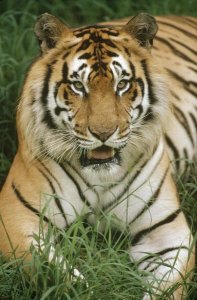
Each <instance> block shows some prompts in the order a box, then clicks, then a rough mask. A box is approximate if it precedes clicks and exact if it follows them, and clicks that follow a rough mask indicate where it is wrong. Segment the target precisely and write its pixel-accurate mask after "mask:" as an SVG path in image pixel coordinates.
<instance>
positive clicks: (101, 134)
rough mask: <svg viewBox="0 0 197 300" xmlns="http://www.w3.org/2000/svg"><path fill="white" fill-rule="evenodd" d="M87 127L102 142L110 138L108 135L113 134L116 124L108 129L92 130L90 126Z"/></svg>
mask: <svg viewBox="0 0 197 300" xmlns="http://www.w3.org/2000/svg"><path fill="white" fill-rule="evenodd" d="M88 129H89V131H90V133H91V134H92V135H93V136H94V137H96V138H97V139H98V140H100V141H101V142H103V143H104V142H106V141H107V140H108V139H109V138H110V136H112V134H114V132H115V131H116V129H117V126H116V127H115V128H113V129H109V130H105V131H99V130H94V129H91V128H90V127H88Z"/></svg>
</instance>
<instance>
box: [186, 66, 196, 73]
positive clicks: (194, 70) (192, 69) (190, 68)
mask: <svg viewBox="0 0 197 300" xmlns="http://www.w3.org/2000/svg"><path fill="white" fill-rule="evenodd" d="M188 69H189V70H191V71H193V72H194V73H197V69H194V68H192V67H188Z"/></svg>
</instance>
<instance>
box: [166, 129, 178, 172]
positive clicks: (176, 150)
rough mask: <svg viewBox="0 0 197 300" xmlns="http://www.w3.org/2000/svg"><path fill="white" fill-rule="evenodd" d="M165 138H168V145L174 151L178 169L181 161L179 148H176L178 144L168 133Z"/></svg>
mask: <svg viewBox="0 0 197 300" xmlns="http://www.w3.org/2000/svg"><path fill="white" fill-rule="evenodd" d="M165 139H166V142H167V145H168V147H169V148H170V149H171V150H172V152H173V156H174V158H175V160H174V162H175V166H176V169H177V171H178V170H179V167H180V161H179V159H180V155H179V152H178V149H177V148H176V146H175V145H174V143H173V142H172V140H171V139H170V138H169V136H168V135H167V134H165Z"/></svg>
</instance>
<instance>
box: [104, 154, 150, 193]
mask: <svg viewBox="0 0 197 300" xmlns="http://www.w3.org/2000/svg"><path fill="white" fill-rule="evenodd" d="M143 155H144V154H143V153H142V154H140V156H139V157H137V159H136V160H135V161H134V163H133V165H132V168H134V167H135V166H136V165H137V164H138V163H139V161H140V160H141V159H142V157H143ZM146 162H147V161H146ZM137 172H139V171H137ZM129 174H130V173H129V172H126V173H125V174H124V175H123V176H122V177H121V178H120V180H119V181H118V183H119V182H123V181H124V180H125V178H126V177H127V175H129ZM116 185H117V184H116V183H112V184H111V185H110V186H109V189H111V188H113V187H114V186H116Z"/></svg>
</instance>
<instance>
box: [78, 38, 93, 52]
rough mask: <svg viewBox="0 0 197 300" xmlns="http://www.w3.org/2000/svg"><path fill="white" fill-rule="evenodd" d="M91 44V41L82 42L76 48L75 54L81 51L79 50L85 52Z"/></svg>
mask: <svg viewBox="0 0 197 300" xmlns="http://www.w3.org/2000/svg"><path fill="white" fill-rule="evenodd" d="M90 44H91V41H90V40H89V39H88V40H84V41H83V42H82V43H81V45H80V46H79V48H77V50H76V53H77V52H79V51H81V50H86V49H88V47H89V46H90Z"/></svg>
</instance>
